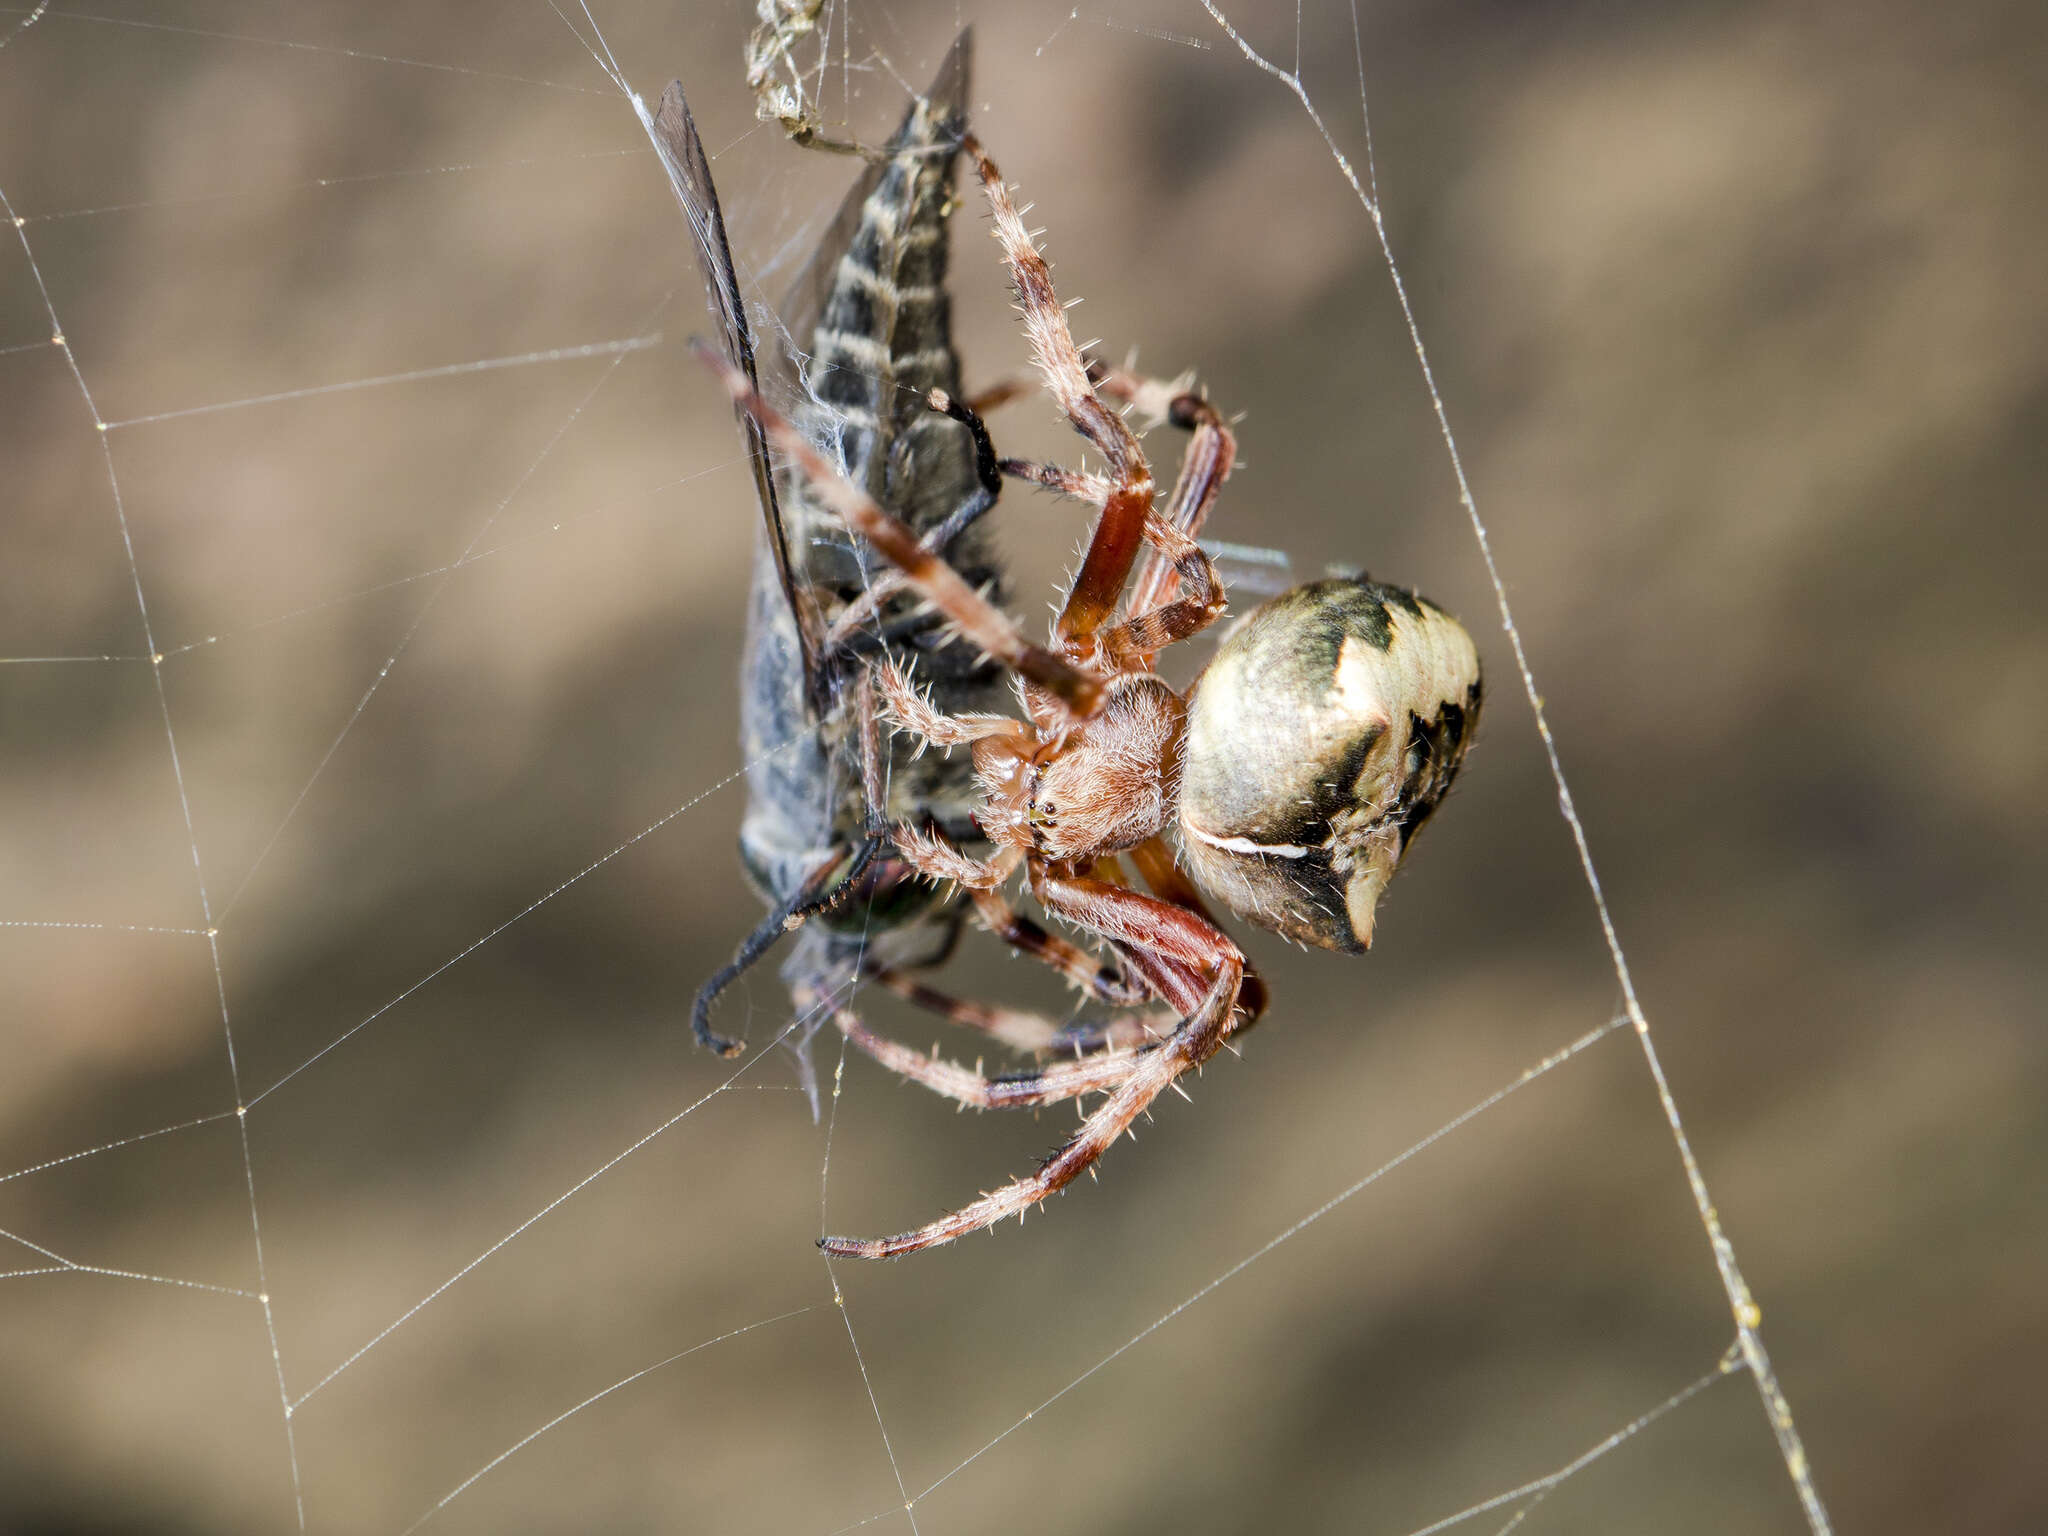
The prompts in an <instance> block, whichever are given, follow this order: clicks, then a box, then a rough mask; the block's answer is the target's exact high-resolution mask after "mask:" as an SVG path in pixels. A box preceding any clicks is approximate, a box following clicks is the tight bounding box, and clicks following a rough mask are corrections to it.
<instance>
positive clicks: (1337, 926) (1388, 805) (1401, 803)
mask: <svg viewBox="0 0 2048 1536" xmlns="http://www.w3.org/2000/svg"><path fill="white" fill-rule="evenodd" d="M1479 702H1480V681H1479V654H1478V652H1477V650H1476V649H1475V648H1474V647H1473V644H1472V638H1471V636H1469V635H1468V634H1466V633H1465V630H1464V627H1463V626H1462V625H1460V624H1459V623H1458V621H1457V620H1456V619H1454V618H1452V617H1451V616H1450V615H1449V614H1447V613H1445V612H1444V611H1443V610H1442V609H1441V608H1438V607H1437V606H1436V605H1435V604H1433V603H1431V602H1429V601H1428V600H1426V599H1424V598H1419V597H1417V596H1415V594H1414V593H1412V592H1408V591H1406V590H1404V589H1403V588H1400V587H1390V586H1385V585H1382V584H1380V583H1378V582H1373V581H1367V580H1364V579H1362V578H1361V579H1359V580H1355V581H1352V580H1332V581H1317V582H1311V583H1309V584H1308V585H1306V586H1301V587H1296V588H1295V589H1294V590H1293V591H1291V592H1286V593H1283V594H1282V595H1281V596H1279V597H1276V598H1274V599H1273V600H1272V601H1271V602H1269V603H1267V604H1265V605H1264V606H1263V607H1261V608H1259V609H1257V610H1255V611H1254V612H1253V613H1251V614H1250V615H1249V616H1247V617H1246V618H1244V619H1243V620H1241V621H1240V622H1239V623H1238V624H1237V625H1236V626H1235V627H1234V628H1233V629H1232V630H1231V631H1230V633H1229V634H1228V635H1226V636H1225V637H1224V640H1223V643H1222V645H1221V647H1220V648H1219V649H1218V650H1217V653H1216V657H1215V659H1214V660H1213V661H1212V662H1210V664H1209V667H1208V670H1207V671H1205V672H1204V673H1203V675H1202V678H1201V680H1200V682H1199V683H1198V684H1197V685H1196V688H1195V692H1194V697H1193V699H1192V701H1191V703H1190V706H1189V712H1188V731H1187V741H1186V749H1185V758H1184V766H1183V769H1182V777H1181V789H1180V832H1181V846H1182V850H1183V855H1184V857H1185V860H1186V863H1187V866H1188V869H1189V872H1190V873H1192V874H1193V875H1194V877H1195V879H1196V881H1197V882H1198V883H1199V884H1200V885H1201V887H1202V888H1203V890H1205V891H1207V892H1208V893H1209V894H1210V895H1212V896H1214V897H1215V898H1216V899H1217V900H1218V901H1220V902H1222V903H1223V904H1224V905H1225V906H1227V907H1229V908H1230V909H1231V910H1232V911H1233V912H1235V913H1237V914H1238V915H1239V916H1240V917H1243V918H1245V919H1246V920H1247V921H1249V922H1254V923H1257V924H1259V926H1261V927H1263V928H1268V929H1271V930H1272V931H1274V932H1276V933H1279V934H1282V935H1284V936H1285V937H1287V938H1290V939H1294V940H1297V941H1299V942H1301V943H1304V944H1315V945H1318V946H1320V947H1321V948H1324V949H1338V950H1348V951H1358V950H1363V949H1365V948H1366V947H1368V946H1369V945H1370V944H1371V943H1372V924H1373V908H1374V906H1375V905H1376V904H1377V902H1378V900H1379V896H1380V892H1381V891H1382V890H1383V889H1384V888H1385V886H1386V883H1387V880H1388V879H1389V878H1390V877H1391V876H1392V875H1393V872H1394V869H1395V867H1396V866H1397V865H1398V864H1399V863H1400V861H1401V854H1402V852H1403V850H1404V849H1405V848H1406V847H1407V844H1408V840H1409V838H1410V837H1411V836H1413V835H1414V832H1415V829H1416V828H1417V827H1419V826H1420V825H1421V824H1422V822H1423V821H1424V820H1425V819H1427V818H1428V816H1429V813H1430V812H1431V811H1433V810H1434V809H1435V808H1436V806H1437V804H1438V802H1439V801H1441V800H1442V799H1443V797H1444V794H1445V792H1446V791H1447V790H1448V789H1449V788H1450V785H1451V780H1452V778H1453V776H1454V775H1455V774H1456V773H1457V771H1458V765H1459V763H1460V762H1461V761H1462V760H1463V759H1464V755H1465V749H1466V746H1467V745H1468V743H1469V742H1470V740H1471V737H1472V731H1473V728H1474V726H1475V725H1476V724H1477V722H1478V715H1479Z"/></svg>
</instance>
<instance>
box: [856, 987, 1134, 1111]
mask: <svg viewBox="0 0 2048 1536" xmlns="http://www.w3.org/2000/svg"><path fill="white" fill-rule="evenodd" d="M948 1001H950V1000H948ZM832 1017H833V1021H834V1022H835V1023H836V1024H838V1026H839V1029H840V1032H841V1033H842V1034H844V1035H845V1036H846V1038H847V1039H848V1040H851V1041H852V1042H853V1043H854V1044H855V1045H857V1046H859V1047H860V1048H861V1049H862V1050H863V1051H865V1052H867V1054H868V1055H870V1056H872V1057H873V1058H874V1059H875V1060H876V1061H878V1062H880V1063H881V1064H882V1065H883V1066H885V1067H887V1068H888V1069H889V1070H890V1071H891V1072H894V1073H895V1074H896V1075H897V1076H899V1077H904V1078H908V1079H909V1080H910V1081H911V1082H913V1083H918V1084H920V1085H922V1086H923V1087H926V1088H929V1089H931V1090H932V1092H934V1093H937V1094H942V1095H944V1096H945V1097H946V1098H949V1099H952V1100H955V1101H956V1102H958V1103H960V1104H964V1105H969V1106H971V1107H973V1108H975V1109H1035V1108H1037V1107H1038V1106H1040V1105H1044V1104H1058V1103H1061V1102H1062V1101H1064V1100H1067V1099H1072V1098H1078V1097H1079V1096H1080V1095H1082V1094H1084V1093H1107V1092H1109V1091H1110V1090H1111V1089H1113V1088H1115V1087H1117V1086H1118V1085H1119V1084H1121V1083H1123V1082H1124V1081H1125V1080H1126V1079H1127V1078H1129V1077H1130V1076H1131V1074H1132V1073H1133V1072H1134V1071H1136V1070H1137V1068H1138V1065H1139V1063H1140V1061H1141V1060H1142V1058H1141V1057H1140V1056H1137V1055H1134V1054H1132V1053H1130V1052H1123V1053H1120V1054H1114V1055H1112V1054H1106V1053H1105V1054H1102V1055H1096V1056H1088V1057H1084V1058H1083V1059H1081V1060H1079V1061H1062V1062H1055V1063H1053V1064H1052V1065H1050V1066H1045V1067H1039V1068H1037V1069H1035V1070H1033V1071H1029V1072H1017V1073H1012V1074H1006V1075H1004V1076H1001V1077H984V1076H983V1075H982V1074H981V1071H980V1069H979V1067H978V1066H977V1067H965V1066H962V1065H960V1064H959V1063H958V1062H952V1061H946V1060H945V1059H943V1058H942V1057H940V1056H938V1055H936V1054H934V1055H930V1056H927V1055H926V1054H925V1053H924V1052H923V1051H918V1050H913V1049H911V1048H910V1047H909V1046H907V1045H901V1044H899V1043H898V1042H896V1041H894V1040H891V1039H889V1038H888V1037H887V1036H886V1035H878V1034H876V1033H875V1032H874V1031H873V1030H871V1029H869V1028H868V1027H867V1025H866V1024H864V1023H862V1022H861V1020H860V1018H859V1016H858V1015H857V1014H855V1013H854V1011H853V1010H852V1009H851V1008H847V1007H844V1006H841V1007H838V1008H835V1009H833V1010H832Z"/></svg>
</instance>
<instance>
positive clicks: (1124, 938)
mask: <svg viewBox="0 0 2048 1536" xmlns="http://www.w3.org/2000/svg"><path fill="white" fill-rule="evenodd" d="M1037 894H1038V897H1039V899H1040V900H1041V901H1042V902H1043V903H1044V904H1045V906H1046V909H1047V910H1048V911H1053V912H1057V913H1058V914H1059V915H1060V916H1061V917H1064V918H1065V919H1067V921H1069V922H1071V923H1073V924H1075V925H1076V926H1077V927H1080V928H1083V929H1086V930H1088V931H1090V932H1094V933H1099V934H1101V935H1102V936H1103V937H1104V938H1108V939H1111V940H1112V941H1115V942H1118V943H1120V944H1129V945H1131V946H1132V947H1133V948H1134V949H1136V950H1141V951H1146V952H1149V953H1151V954H1154V955H1160V956H1164V957H1165V958H1167V959H1170V960H1172V961H1174V962H1177V964H1176V965H1174V966H1173V967H1170V968H1167V969H1165V970H1162V972H1161V974H1162V975H1164V976H1168V977H1171V978H1173V980H1174V985H1173V989H1172V993H1171V994H1170V995H1169V996H1168V997H1167V999H1166V1000H1167V1001H1168V1002H1169V1003H1170V1004H1172V1005H1173V1006H1174V1007H1175V1008H1177V1009H1179V1010H1180V1011H1181V1013H1182V1021H1181V1023H1180V1024H1179V1026H1178V1027H1177V1028H1175V1030H1174V1032H1173V1033H1172V1035H1170V1036H1169V1037H1168V1038H1167V1039H1166V1040H1165V1041H1164V1042H1163V1043H1162V1044H1160V1045H1157V1046H1154V1047H1151V1048H1148V1049H1146V1050H1142V1051H1139V1052H1138V1053H1136V1054H1135V1055H1133V1056H1129V1057H1111V1058H1109V1061H1111V1062H1117V1063H1125V1064H1128V1065H1129V1067H1130V1071H1129V1074H1128V1075H1127V1076H1126V1077H1125V1078H1124V1079H1123V1081H1122V1082H1121V1083H1120V1084H1118V1086H1117V1087H1116V1088H1115V1089H1114V1090H1112V1091H1111V1092H1110V1094H1109V1097H1108V1098H1106V1099H1105V1100H1104V1101H1103V1102H1102V1103H1101V1104H1100V1105H1098V1106H1097V1107H1096V1109H1095V1110H1094V1112H1093V1113H1092V1114H1090V1115H1088V1116H1087V1118H1086V1119H1084V1120H1083V1121H1082V1123H1081V1128H1080V1130H1079V1131H1077V1132H1076V1133H1075V1135H1074V1136H1073V1138H1072V1139H1071V1140H1070V1141H1068V1142H1067V1143H1066V1145H1065V1146H1063V1147H1061V1148H1060V1150H1059V1151H1057V1152H1055V1153H1054V1154H1053V1155H1052V1157H1051V1158H1050V1159H1048V1160H1047V1161H1046V1163H1045V1164H1044V1165H1043V1166H1042V1167H1041V1168H1040V1169H1039V1170H1038V1172H1037V1173H1035V1174H1032V1175H1030V1176H1029V1177H1027V1178H1022V1179H1017V1180H1015V1181H1014V1182H1012V1183H1010V1184H1006V1185H1004V1186H1003V1187H1002V1188H1001V1189H999V1190H996V1191H995V1192H993V1193H992V1194H988V1195H984V1196H982V1198H981V1199H979V1200H976V1201H974V1202H972V1203H971V1204H968V1205H964V1206H962V1207H961V1208H960V1209H959V1210H957V1211H954V1212H952V1213H951V1214H949V1215H946V1216H942V1217H940V1218H939V1219H938V1220H937V1221H934V1222H931V1223H929V1224H927V1225H925V1226H922V1227H919V1228H917V1229H916V1230H915V1231H912V1232H901V1233H898V1234H896V1235H895V1236H893V1237H878V1238H858V1237H825V1238H820V1239H819V1241H818V1246H819V1247H820V1248H823V1249H824V1250H825V1251H826V1252H827V1253H832V1254H839V1255H842V1256H845V1257H848V1258H861V1259H886V1258H897V1257H900V1256H901V1255H904V1254H909V1253H916V1252H918V1251H919V1250H920V1249H924V1248H931V1247H935V1246H937V1245H938V1244H940V1243H949V1242H951V1241H953V1240H954V1239H955V1238H959V1237H964V1236H966V1235H967V1234H969V1233H971V1232H976V1231H979V1230H981V1229H982V1228H984V1227H990V1226H993V1225H995V1223H997V1222H999V1221H1002V1220H1003V1219H1005V1218H1006V1217H1010V1216H1017V1217H1020V1218H1021V1217H1022V1216H1023V1214H1024V1212H1025V1211H1026V1210H1027V1209H1029V1208H1030V1207H1031V1206H1033V1205H1036V1204H1038V1203H1039V1202H1040V1201H1041V1200H1044V1199H1045V1198H1046V1197H1047V1196H1049V1195H1053V1194H1056V1193H1058V1192H1059V1191H1060V1190H1062V1189H1064V1188H1065V1187H1066V1186H1067V1185H1068V1184H1070V1183H1072V1182H1073V1181H1074V1180H1075V1179H1076V1178H1078V1177H1080V1175H1081V1174H1082V1173H1083V1172H1084V1171H1085V1170H1086V1169H1088V1168H1089V1167H1090V1166H1092V1165H1093V1164H1094V1163H1095V1161H1096V1160H1097V1159H1098V1158H1100V1157H1101V1156H1102V1154H1103V1153H1104V1152H1106V1151H1107V1150H1108V1149H1109V1147H1110V1145H1111V1144H1112V1143H1113V1142H1114V1141H1115V1140H1116V1138H1117V1137H1118V1136H1120V1135H1122V1134H1124V1132H1126V1131H1127V1130H1129V1129H1130V1127H1131V1123H1132V1122H1133V1121H1135V1120H1136V1119H1137V1118H1138V1116H1139V1115H1141V1114H1143V1113H1144V1112H1145V1110H1146V1109H1147V1107H1149V1106H1150V1104H1151V1103H1152V1101H1153V1100H1154V1099H1156V1098H1157V1097H1159V1095H1160V1094H1161V1093H1164V1092H1165V1091H1166V1089H1167V1088H1168V1087H1170V1086H1172V1085H1173V1083H1174V1080H1175V1079H1176V1078H1178V1077H1180V1076H1181V1075H1182V1074H1183V1073H1184V1072H1186V1071H1187V1070H1188V1069H1189V1068H1191V1067H1198V1066H1200V1065H1201V1064H1202V1063H1204V1062H1206V1061H1207V1060H1208V1059H1209V1058H1210V1057H1211V1056H1213V1055H1215V1054H1216V1052H1217V1051H1218V1050H1219V1049H1221V1048H1222V1046H1223V1043H1224V1041H1225V1040H1227V1039H1228V1038H1229V1036H1230V1034H1231V1032H1232V1030H1233V1029H1234V1028H1235V1027H1236V1018H1237V1010H1236V1002H1237V994H1238V987H1239V983H1240V982H1241V980H1242V978H1243V976H1244V956H1243V955H1242V954H1241V953H1240V952H1239V950H1238V948H1237V946H1236V945H1235V944H1234V943H1232V942H1231V940H1230V938H1229V936H1228V935H1227V934H1225V933H1224V932H1223V931H1222V930H1221V929H1219V928H1217V927H1216V926H1215V925H1214V924H1213V923H1209V922H1205V921H1204V920H1203V919H1201V918H1199V917H1197V916H1195V915H1194V914H1193V913H1192V912H1189V911H1187V910H1186V909H1185V908H1182V907H1177V906H1175V905H1173V904H1172V903H1171V902H1166V901H1161V900H1160V899H1159V898H1157V897H1155V896H1146V895H1143V894H1141V893H1140V892H1137V891H1131V890H1126V889H1125V888H1124V887H1122V886H1119V885H1111V884H1109V883H1108V882H1107V881H1102V880H1093V879H1070V878H1060V877H1056V876H1047V877H1046V878H1044V879H1043V880H1041V881H1040V882H1039V884H1038V888H1037ZM1205 982H1206V985H1205V984H1204V983H1205ZM1088 1064H1089V1063H1085V1062H1084V1063H1074V1064H1073V1065H1076V1066H1082V1065H1088ZM1083 1091H1086V1090H1083Z"/></svg>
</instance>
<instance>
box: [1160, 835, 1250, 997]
mask: <svg viewBox="0 0 2048 1536" xmlns="http://www.w3.org/2000/svg"><path fill="white" fill-rule="evenodd" d="M1127 857H1128V858H1129V859H1130V861H1131V862H1132V863H1133V864H1135V865H1137V866H1138V873H1139V874H1140V875H1141V876H1143V877H1144V880H1145V884H1146V885H1148V886H1150V887H1151V888H1152V894H1153V895H1155V896H1158V897H1160V898H1162V899H1163V900H1166V901H1170V902H1172V903H1173V904H1174V905H1175V906H1177V907H1185V908H1186V909H1187V910H1188V911H1190V912H1192V913H1194V914H1195V916H1197V917H1199V918H1201V919H1202V921H1203V922H1205V923H1208V924H1209V925H1210V926H1212V927H1216V926H1218V924H1217V923H1216V916H1215V914H1214V913H1213V912H1211V911H1210V910H1209V904H1208V902H1206V901H1204V900H1203V899H1202V893H1201V892H1200V891H1199V890H1197V889H1196V888H1195V882H1194V881H1192V880H1190V879H1189V878H1188V877H1187V874H1186V873H1185V872H1184V871H1183V870H1182V869H1181V867H1180V865H1178V864H1176V863H1175V862H1174V859H1173V850H1172V849H1171V848H1169V847H1167V846H1166V839H1165V838H1163V837H1153V838H1147V839H1146V840H1145V841H1144V842H1142V843H1140V844H1139V845H1138V846H1137V847H1135V848H1133V849H1131V850H1129V852H1128V854H1127ZM1269 996H1270V994H1269V993H1268V992H1267V991H1266V983H1265V980H1264V979H1263V978H1262V977H1261V976H1260V975H1259V973H1258V972H1257V971H1256V970H1254V969H1253V968H1252V963H1251V962H1250V961H1249V960H1247V961H1245V963H1244V981H1243V983H1242V984H1241V985H1240V986H1239V987H1238V989H1237V1008H1238V1012H1239V1013H1240V1014H1242V1015H1243V1017H1242V1018H1241V1019H1240V1020H1239V1021H1238V1023H1237V1026H1236V1028H1235V1029H1233V1030H1232V1031H1231V1033H1232V1034H1233V1035H1236V1034H1241V1033H1243V1032H1244V1031H1245V1030H1247V1029H1250V1028H1251V1027H1252V1026H1253V1025H1254V1024H1256V1023H1258V1022H1259V1019H1260V1018H1261V1017H1262V1016H1263V1015H1264V1013H1265V1011H1266V1004H1267V1002H1268V1000H1269Z"/></svg>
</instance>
